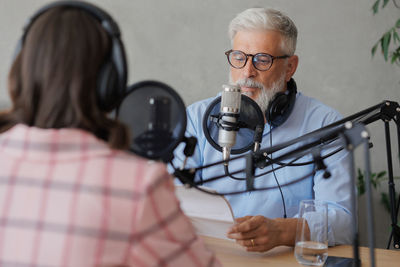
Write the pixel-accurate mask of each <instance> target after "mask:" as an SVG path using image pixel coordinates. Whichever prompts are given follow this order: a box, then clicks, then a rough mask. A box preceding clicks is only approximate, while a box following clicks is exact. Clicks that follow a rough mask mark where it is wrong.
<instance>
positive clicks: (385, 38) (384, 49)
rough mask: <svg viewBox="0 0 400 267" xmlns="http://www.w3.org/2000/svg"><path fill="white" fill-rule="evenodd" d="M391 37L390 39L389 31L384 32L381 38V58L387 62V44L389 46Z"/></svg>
mask: <svg viewBox="0 0 400 267" xmlns="http://www.w3.org/2000/svg"><path fill="white" fill-rule="evenodd" d="M391 37H392V35H391V33H390V31H389V32H386V33H385V34H384V35H383V37H382V42H381V47H382V52H383V57H384V58H385V61H387V60H388V54H389V44H390V39H391Z"/></svg>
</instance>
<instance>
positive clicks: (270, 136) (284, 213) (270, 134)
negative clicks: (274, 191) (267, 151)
mask: <svg viewBox="0 0 400 267" xmlns="http://www.w3.org/2000/svg"><path fill="white" fill-rule="evenodd" d="M269 144H270V146H271V147H272V126H271V124H270V125H269ZM271 160H273V158H272V153H271ZM271 169H272V173H273V174H274V178H275V181H276V184H277V185H278V188H279V192H280V193H281V198H282V204H283V218H285V219H286V218H287V215H286V204H285V198H284V197H283V192H282V188H281V186H280V184H279V182H278V178H277V177H276V174H275V170H274V164H273V163H272V164H271Z"/></svg>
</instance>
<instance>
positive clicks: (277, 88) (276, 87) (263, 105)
mask: <svg viewBox="0 0 400 267" xmlns="http://www.w3.org/2000/svg"><path fill="white" fill-rule="evenodd" d="M229 82H230V83H231V84H236V85H239V86H244V87H255V88H258V89H259V90H260V93H259V95H258V96H257V98H256V99H254V101H255V102H256V103H257V104H258V106H259V107H260V109H261V111H262V113H263V114H264V113H265V111H266V110H267V108H268V104H269V102H270V101H271V100H272V99H273V98H274V96H275V95H276V94H277V93H278V92H281V91H282V89H283V88H284V85H285V75H284V74H283V75H282V76H281V77H280V78H279V79H278V80H277V81H276V82H274V83H273V84H272V85H271V87H269V88H265V87H264V85H263V84H262V83H259V82H256V81H254V80H253V79H251V78H245V79H240V80H238V81H236V83H234V82H233V81H232V76H231V75H229ZM242 94H244V95H246V96H248V97H251V96H252V94H253V93H251V92H243V93H242Z"/></svg>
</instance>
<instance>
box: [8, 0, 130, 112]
mask: <svg viewBox="0 0 400 267" xmlns="http://www.w3.org/2000/svg"><path fill="white" fill-rule="evenodd" d="M55 7H68V8H76V9H80V10H83V11H85V12H87V13H88V14H90V15H91V16H92V17H94V18H95V19H96V20H97V21H98V22H99V23H100V24H101V26H102V27H103V29H104V30H105V31H106V33H107V34H108V36H109V37H110V40H111V50H110V53H109V56H108V57H107V59H106V60H105V62H104V63H103V65H102V66H101V68H100V72H99V73H98V74H97V88H96V94H97V99H98V104H99V107H100V109H101V110H103V111H105V112H108V111H111V110H112V109H113V108H115V107H116V106H117V105H118V104H119V102H120V101H121V100H122V98H123V96H125V94H126V91H127V85H126V81H127V63H126V57H125V50H124V46H123V44H122V41H121V39H120V35H121V33H120V30H119V27H118V25H117V23H116V22H115V21H114V20H113V19H112V17H111V16H110V15H109V14H108V13H106V12H105V11H104V10H102V9H100V8H99V7H96V6H95V5H92V4H89V3H86V2H81V1H57V2H54V3H51V4H48V5H46V6H44V7H42V8H41V9H39V10H38V11H37V12H36V13H35V14H34V15H33V16H31V17H30V19H29V20H28V21H27V23H26V25H25V27H24V32H23V35H22V37H21V39H20V40H19V41H18V45H17V48H16V50H15V53H14V57H16V56H17V55H18V54H19V53H20V52H21V50H22V47H23V44H24V40H25V38H26V35H27V33H28V31H29V29H30V27H31V26H32V24H33V23H34V21H35V20H36V19H37V18H38V17H40V16H41V15H42V14H43V13H45V12H46V11H48V10H49V9H52V8H55ZM14 59H15V58H14Z"/></svg>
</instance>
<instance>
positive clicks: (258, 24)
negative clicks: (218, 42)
mask: <svg viewBox="0 0 400 267" xmlns="http://www.w3.org/2000/svg"><path fill="white" fill-rule="evenodd" d="M249 30H275V31H279V32H280V33H281V34H282V36H283V42H282V44H281V47H282V49H283V50H284V51H285V52H286V53H287V54H289V55H293V54H294V52H295V50H296V42H297V28H296V25H294V22H293V21H292V20H291V19H290V18H289V17H288V16H287V15H285V14H283V13H282V12H280V11H278V10H275V9H270V8H260V7H258V8H249V9H246V10H245V11H243V12H241V13H239V14H238V15H237V16H236V17H235V18H234V19H233V20H232V21H231V23H230V24H229V37H230V39H231V42H233V38H234V37H235V34H236V33H237V32H238V31H249Z"/></svg>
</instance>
